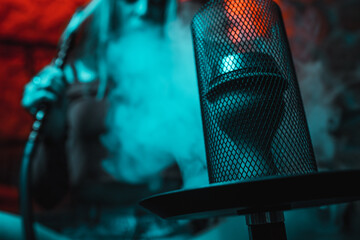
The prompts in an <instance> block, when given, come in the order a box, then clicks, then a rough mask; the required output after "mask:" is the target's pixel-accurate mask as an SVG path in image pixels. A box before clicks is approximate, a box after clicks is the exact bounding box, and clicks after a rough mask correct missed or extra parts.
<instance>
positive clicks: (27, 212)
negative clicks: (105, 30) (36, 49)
mask: <svg viewBox="0 0 360 240" xmlns="http://www.w3.org/2000/svg"><path fill="white" fill-rule="evenodd" d="M102 1H103V0H93V1H91V2H90V3H89V4H88V5H87V6H86V7H85V8H83V9H79V10H78V11H76V12H75V14H74V15H73V17H72V18H71V20H70V22H69V24H68V25H67V27H66V29H65V31H64V32H63V34H62V36H61V38H60V41H59V44H58V49H59V50H58V53H57V56H56V57H55V58H54V59H53V61H52V65H54V66H55V67H57V68H60V69H63V68H64V65H65V63H66V59H67V57H68V53H69V52H70V50H71V48H72V45H73V42H74V41H73V40H74V38H75V35H76V33H77V32H78V29H79V28H80V27H81V25H82V24H83V23H84V21H85V20H86V19H88V18H89V16H91V15H92V14H93V12H94V10H95V9H97V8H98V6H99V4H100V3H101V2H102ZM49 108H50V106H49V105H46V104H44V105H42V106H40V107H39V109H38V111H37V112H36V114H35V121H34V123H33V125H32V130H31V132H30V135H29V138H28V140H27V142H26V145H25V148H24V153H23V157H22V161H21V167H20V186H19V191H20V213H21V216H22V227H23V229H22V230H23V233H22V234H23V239H26V240H35V239H36V237H35V232H34V226H33V223H34V219H33V217H34V216H33V208H32V195H31V181H32V175H31V173H32V159H33V156H34V153H35V150H36V148H37V144H38V142H39V138H40V135H41V130H42V127H43V125H44V122H45V121H46V116H47V113H48V111H49Z"/></svg>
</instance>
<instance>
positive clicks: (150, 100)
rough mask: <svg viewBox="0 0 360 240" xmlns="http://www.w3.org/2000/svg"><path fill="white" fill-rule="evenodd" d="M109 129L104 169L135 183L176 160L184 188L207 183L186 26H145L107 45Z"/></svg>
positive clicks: (196, 91)
mask: <svg viewBox="0 0 360 240" xmlns="http://www.w3.org/2000/svg"><path fill="white" fill-rule="evenodd" d="M108 65H109V66H110V67H109V70H110V75H111V76H112V78H113V79H114V81H115V83H116V87H115V89H114V90H112V91H111V93H110V96H109V99H110V110H109V114H108V117H107V125H108V127H109V130H110V131H109V133H108V134H107V135H105V136H103V143H104V144H105V145H106V147H107V148H108V149H109V152H110V155H109V158H107V159H105V160H104V161H103V167H104V168H105V169H106V170H107V171H108V172H109V173H110V174H112V175H113V176H114V177H115V178H117V179H118V180H123V181H127V182H130V183H139V182H143V181H146V180H148V179H149V178H151V176H154V175H155V174H158V173H160V172H161V171H162V170H164V169H165V168H166V167H168V166H170V165H171V164H173V163H174V162H177V163H178V165H179V167H180V169H181V171H182V175H183V180H184V183H185V187H190V186H194V185H196V186H199V185H202V184H206V183H207V182H208V180H207V170H206V160H205V147H204V140H203V133H202V124H201V113H200V103H199V95H198V94H199V93H198V87H197V80H196V71H195V61H194V53H193V47H192V39H191V34H190V26H189V25H184V24H183V23H182V22H181V21H174V22H172V23H171V24H169V25H168V26H167V27H166V28H165V33H164V29H161V28H160V27H156V26H152V25H146V26H144V27H143V28H138V29H137V30H135V31H133V32H129V33H126V34H124V35H123V36H122V37H121V38H119V39H118V41H116V42H112V43H110V46H109V50H108Z"/></svg>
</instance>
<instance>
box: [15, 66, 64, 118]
mask: <svg viewBox="0 0 360 240" xmlns="http://www.w3.org/2000/svg"><path fill="white" fill-rule="evenodd" d="M63 77H64V74H63V72H62V71H61V70H60V69H59V68H56V67H54V66H51V65H49V66H47V67H45V68H44V69H43V70H41V71H40V72H39V73H38V74H37V75H36V76H35V77H33V78H32V80H31V81H30V82H29V83H27V84H26V85H25V89H24V95H23V98H22V101H21V103H22V106H23V107H24V108H25V109H27V110H28V111H29V112H30V113H32V114H35V113H36V111H37V109H38V108H39V106H40V105H42V104H44V103H54V102H56V101H57V100H58V99H59V98H60V97H61V96H62V95H63V94H64V90H65V82H64V80H63Z"/></svg>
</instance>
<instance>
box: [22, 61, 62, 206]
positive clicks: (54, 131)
mask: <svg viewBox="0 0 360 240" xmlns="http://www.w3.org/2000/svg"><path fill="white" fill-rule="evenodd" d="M64 92H65V83H64V77H63V73H62V71H61V70H60V69H58V68H55V67H53V66H48V67H45V68H44V69H43V70H42V71H41V72H39V73H38V74H37V75H36V76H35V77H34V78H33V79H32V80H31V81H30V82H29V83H28V84H27V85H26V86H25V90H24V96H23V99H22V105H23V107H24V108H26V109H28V110H29V111H30V112H31V113H32V114H34V113H35V112H36V110H37V109H38V108H39V107H40V106H41V105H42V104H48V105H49V111H48V115H47V118H46V120H45V122H44V126H43V129H42V131H41V134H40V138H39V143H38V145H37V148H36V149H35V153H34V159H33V164H32V168H33V171H32V176H33V177H32V179H33V180H32V191H33V197H34V199H35V200H36V202H37V203H38V204H39V205H41V206H42V207H44V208H51V207H54V206H55V205H56V204H57V203H58V202H59V201H60V200H61V199H62V197H63V196H64V195H65V194H66V192H67V190H68V171H67V162H66V153H65V139H66V102H65V99H64Z"/></svg>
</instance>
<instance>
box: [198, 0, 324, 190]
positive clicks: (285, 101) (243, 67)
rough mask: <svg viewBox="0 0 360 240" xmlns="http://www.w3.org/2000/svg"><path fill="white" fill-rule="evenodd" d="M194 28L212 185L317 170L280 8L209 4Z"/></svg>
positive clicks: (236, 0) (220, 0)
mask: <svg viewBox="0 0 360 240" xmlns="http://www.w3.org/2000/svg"><path fill="white" fill-rule="evenodd" d="M191 27H192V34H193V40H194V47H195V57H196V67H197V74H198V84H199V91H200V102H201V111H202V120H203V127H204V135H205V144H206V155H207V163H208V172H209V180H210V182H211V183H219V182H229V181H233V180H246V179H254V178H258V177H263V176H274V175H277V176H286V175H292V174H306V173H312V172H316V171H317V167H316V162H315V158H314V153H313V149H312V145H311V140H310V136H309V132H308V127H307V123H306V119H305V114H304V109H303V105H302V101H301V97H300V93H299V87H298V83H297V79H296V75H295V72H294V67H293V63H292V59H291V54H290V50H289V46H288V42H287V38H286V34H285V31H284V26H283V23H282V18H281V13H280V10H279V8H278V6H277V5H276V4H275V3H273V2H272V1H270V0H261V1H257V0H231V1H230V0H211V1H209V2H208V3H206V4H205V5H204V6H203V7H202V8H201V9H200V11H199V12H198V13H197V14H196V15H195V17H194V19H193V22H192V26H191Z"/></svg>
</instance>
